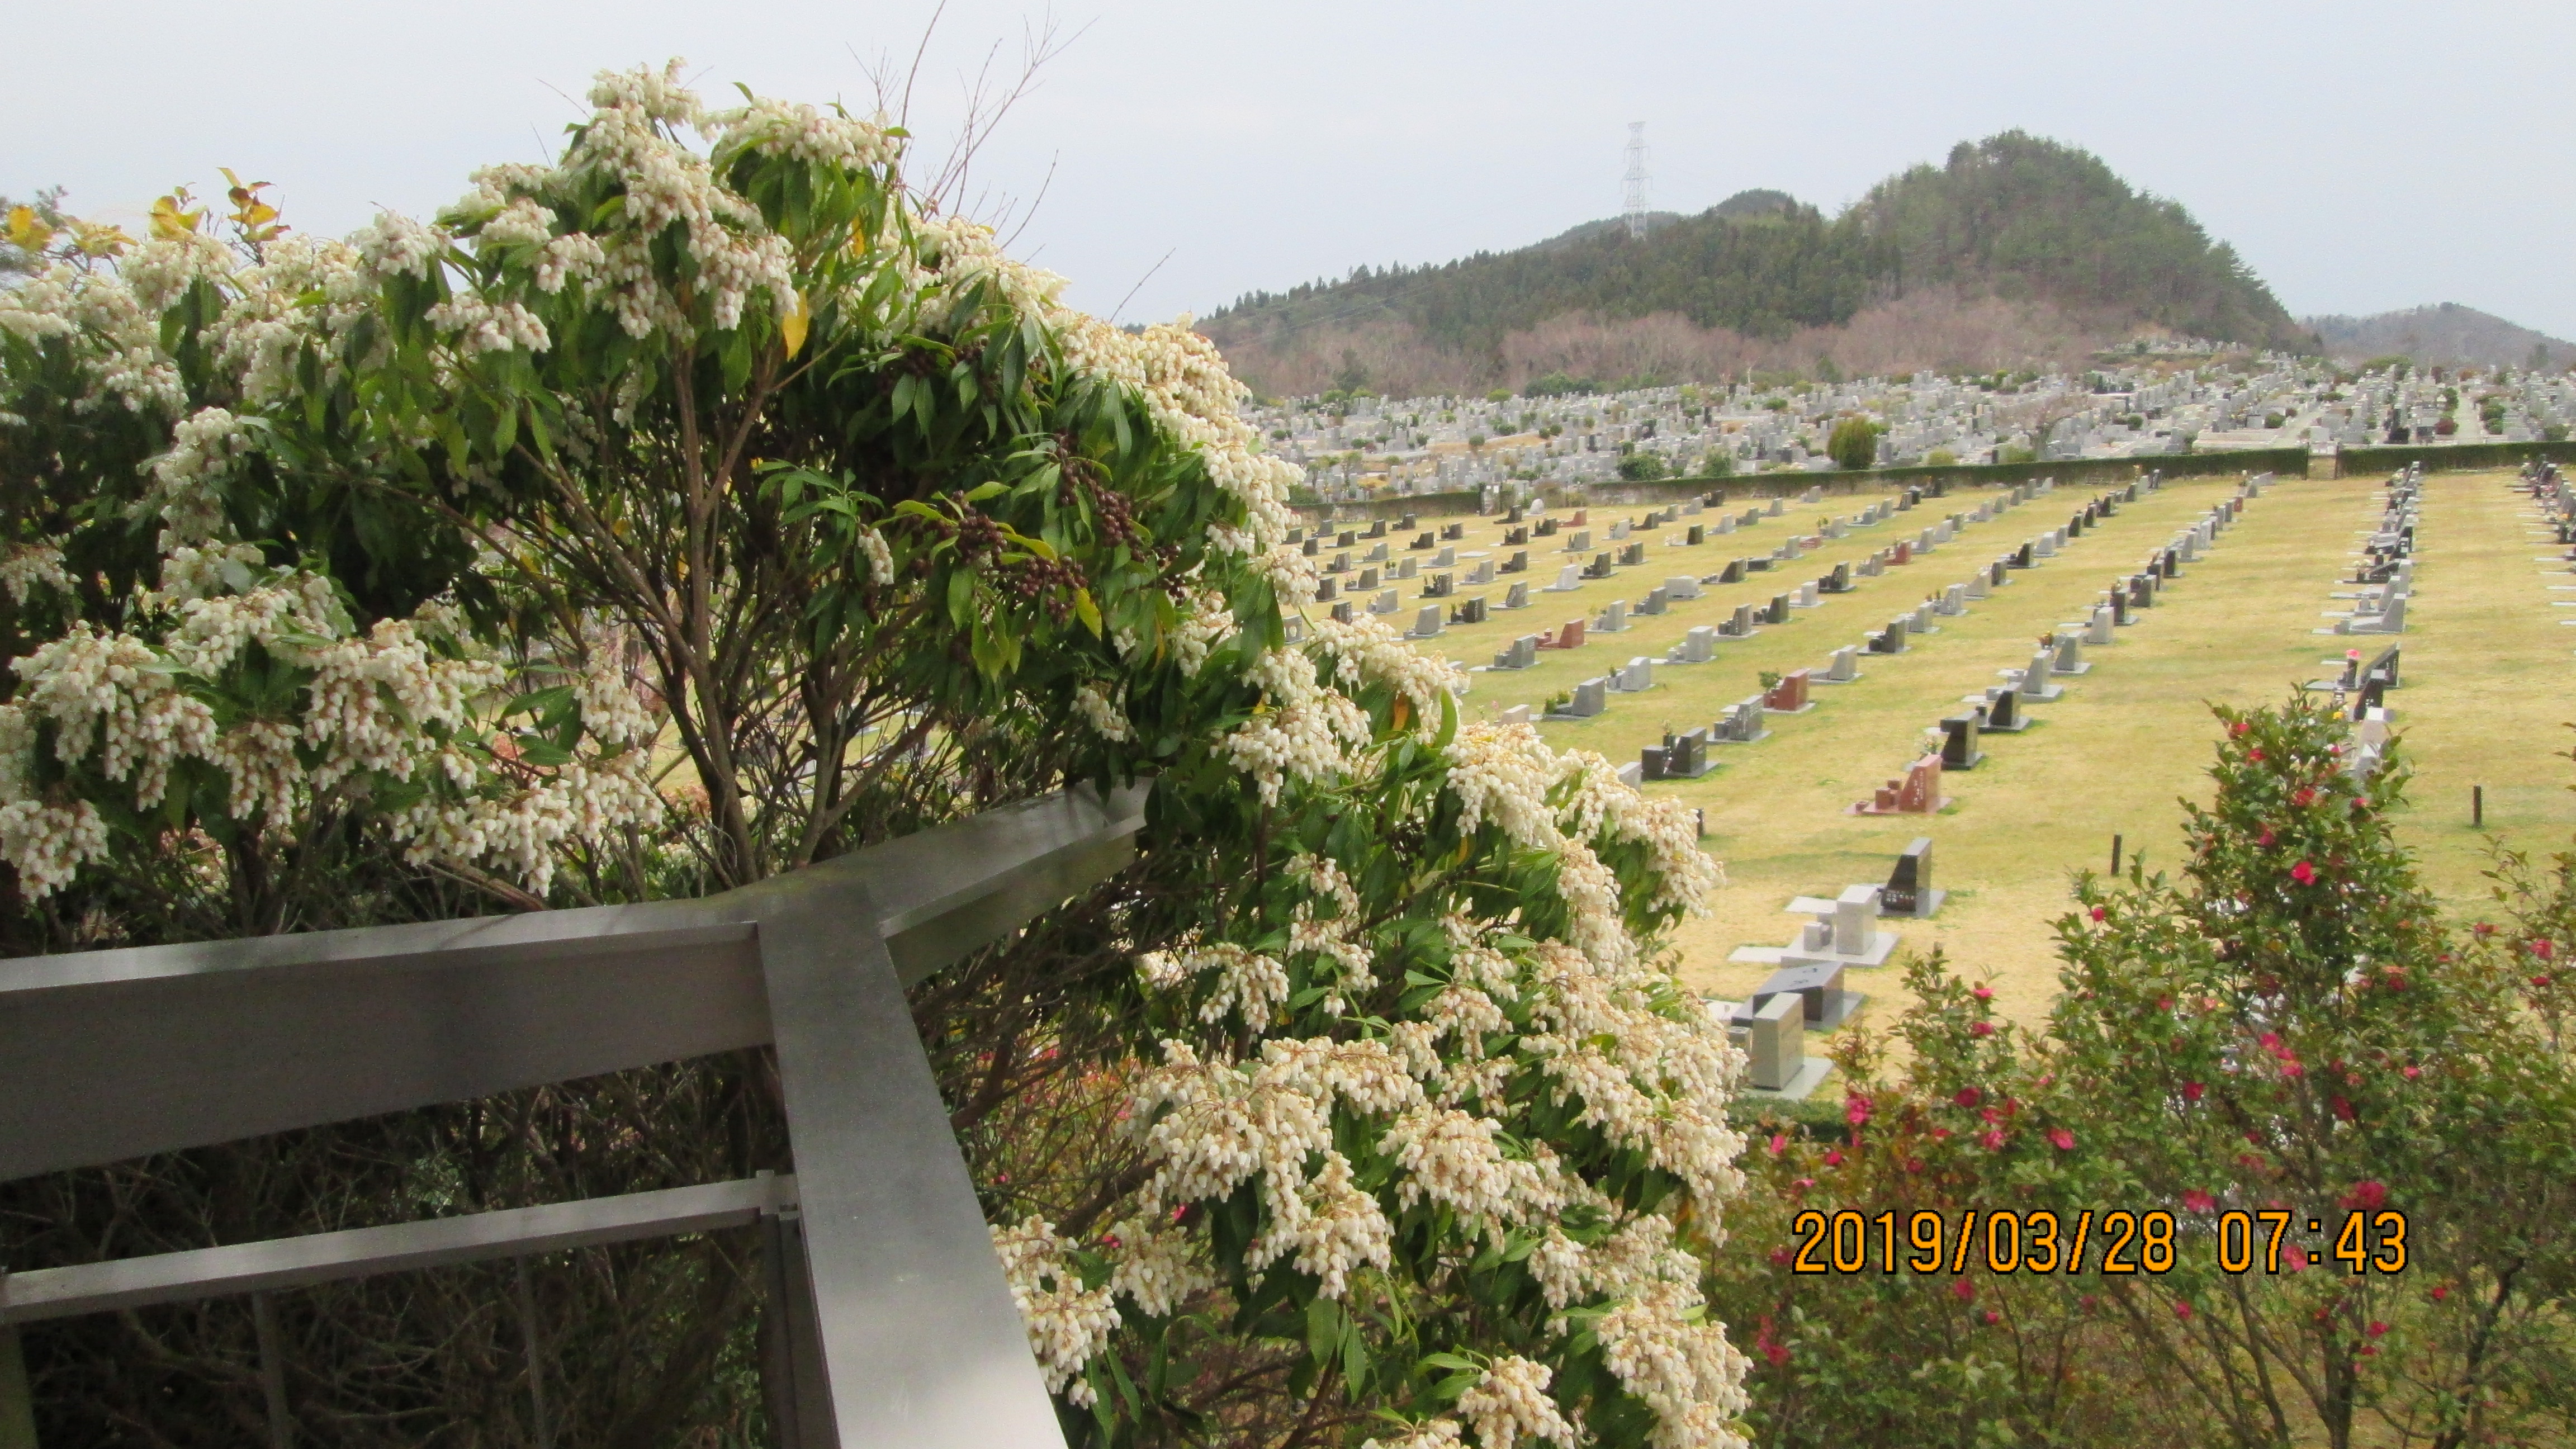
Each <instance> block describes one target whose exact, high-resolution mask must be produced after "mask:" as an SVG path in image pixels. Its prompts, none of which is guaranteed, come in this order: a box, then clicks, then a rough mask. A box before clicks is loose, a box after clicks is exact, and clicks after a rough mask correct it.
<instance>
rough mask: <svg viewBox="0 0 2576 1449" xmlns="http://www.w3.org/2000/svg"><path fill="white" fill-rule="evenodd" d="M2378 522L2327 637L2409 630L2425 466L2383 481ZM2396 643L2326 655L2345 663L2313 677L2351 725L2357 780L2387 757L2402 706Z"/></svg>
mask: <svg viewBox="0 0 2576 1449" xmlns="http://www.w3.org/2000/svg"><path fill="white" fill-rule="evenodd" d="M2383 488H2384V491H2385V495H2386V496H2385V497H2384V499H2383V500H2382V502H2381V506H2380V515H2379V519H2378V521H2377V522H2376V523H2375V524H2373V525H2372V526H2371V527H2369V528H2367V529H2364V530H2362V533H2361V538H2362V546H2361V547H2360V549H2358V550H2356V551H2355V553H2354V554H2353V556H2352V565H2353V569H2352V576H2351V577H2350V578H2349V579H2345V580H2341V581H2342V582H2347V583H2351V584H2353V585H2356V586H2357V587H2355V588H2354V589H2350V590H2336V591H2335V593H2334V597H2335V598H2336V599H2337V600H2341V601H2345V602H2348V603H2349V604H2350V605H2351V607H2350V608H2348V609H2334V610H2329V611H2327V613H2326V615H2325V617H2326V618H2329V619H2332V620H2334V621H2335V622H2334V624H2333V625H2331V626H2330V627H2327V628H2322V629H2318V630H2315V631H2314V632H2316V633H2319V634H2325V635H2352V634H2400V633H2403V632H2405V629H2406V604H2407V600H2408V599H2409V598H2411V597H2412V596H2413V594H2414V591H2415V530H2416V526H2417V524H2418V522H2419V521H2420V512H2421V506H2422V503H2423V493H2424V472H2423V464H2421V463H2413V464H2409V465H2408V466H2407V467H2406V468H2405V470H2403V471H2401V472H2399V473H2397V474H2395V475H2393V476H2391V477H2390V478H2389V479H2388V481H2387V483H2386V484H2384V485H2383ZM2398 659H2399V655H2398V646H2396V645H2394V644H2391V645H2389V646H2387V647H2386V648H2384V649H2382V650H2380V651H2379V652H2378V653H2377V654H2376V655H2374V656H2372V657H2371V658H2370V660H2369V661H2368V662H2367V663H2364V662H2363V659H2362V651H2361V650H2359V649H2347V650H2345V651H2344V656H2343V658H2342V659H2340V660H2335V659H2327V660H2324V661H2321V662H2323V663H2325V664H2326V665H2328V666H2338V665H2339V666H2340V672H2338V673H2337V674H2335V675H2334V676H2333V677H2331V678H2326V679H2312V680H2309V681H2308V688H2310V689H2314V690H2321V691H2324V692H2326V693H2327V694H2328V695H2329V702H2328V707H2329V708H2331V709H2332V710H2334V712H2335V713H2336V714H2337V715H2339V716H2341V717H2342V718H2343V719H2345V720H2346V721H2348V722H2349V723H2350V724H2351V726H2352V734H2351V737H2350V742H2349V748H2347V749H2346V750H2345V751H2344V753H2343V757H2342V761H2341V763H2342V766H2343V768H2344V769H2345V770H2346V771H2347V772H2349V773H2350V774H2351V775H2352V777H2353V778H2354V779H2356V780H2364V781H2366V780H2368V779H2370V778H2371V776H2373V775H2375V774H2377V773H2378V771H2379V767H2380V765H2381V764H2382V763H2383V762H2385V761H2386V759H2387V758H2388V746H2389V740H2390V731H2391V730H2392V729H2393V728H2394V727H2395V725H2396V721H2397V714H2396V711H2395V710H2393V709H2391V708H2390V707H2389V706H2388V705H2387V704H2386V702H2385V701H2386V698H2387V694H2388V691H2390V690H2392V689H2395V688H2397V687H2398V684H2399V682H2400V681H2399V670H2398Z"/></svg>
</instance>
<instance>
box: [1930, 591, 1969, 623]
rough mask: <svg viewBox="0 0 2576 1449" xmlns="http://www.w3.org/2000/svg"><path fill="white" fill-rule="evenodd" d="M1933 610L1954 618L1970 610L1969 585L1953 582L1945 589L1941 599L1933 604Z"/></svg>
mask: <svg viewBox="0 0 2576 1449" xmlns="http://www.w3.org/2000/svg"><path fill="white" fill-rule="evenodd" d="M1932 612H1933V613H1935V614H1940V615H1942V616H1944V617H1946V618H1952V619H1955V618H1957V617H1959V616H1960V615H1962V614H1965V613H1966V612H1968V586H1967V585H1965V584H1952V585H1950V586H1949V587H1948V588H1946V589H1943V590H1942V591H1941V597H1940V599H1939V600H1938V601H1936V602H1935V603H1934V604H1933V605H1932Z"/></svg>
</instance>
